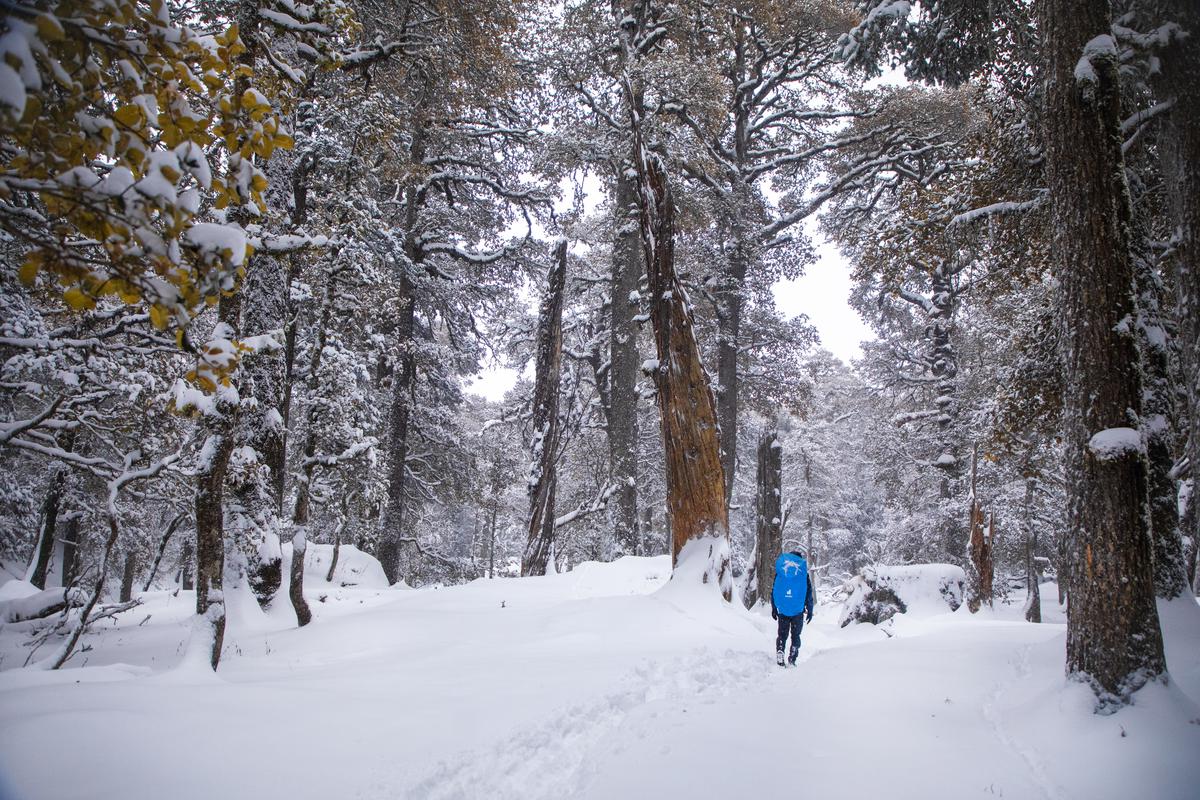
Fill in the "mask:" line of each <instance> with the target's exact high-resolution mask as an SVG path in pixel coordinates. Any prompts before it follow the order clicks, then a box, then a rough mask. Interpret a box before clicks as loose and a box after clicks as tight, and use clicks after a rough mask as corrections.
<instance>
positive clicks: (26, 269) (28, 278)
mask: <svg viewBox="0 0 1200 800" xmlns="http://www.w3.org/2000/svg"><path fill="white" fill-rule="evenodd" d="M39 266H40V265H39V264H38V262H37V261H36V260H34V259H32V258H31V259H28V260H27V261H26V262H25V263H24V264H22V265H21V269H20V270H19V271H18V272H17V276H18V277H19V278H20V279H21V283H23V284H25V285H26V286H33V282H34V281H35V280H37V274H38V267H39Z"/></svg>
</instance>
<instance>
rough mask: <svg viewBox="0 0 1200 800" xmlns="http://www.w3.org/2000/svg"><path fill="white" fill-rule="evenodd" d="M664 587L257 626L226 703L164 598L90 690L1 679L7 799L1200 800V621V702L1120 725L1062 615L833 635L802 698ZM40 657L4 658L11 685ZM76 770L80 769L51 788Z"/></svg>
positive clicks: (746, 622) (798, 687)
mask: <svg viewBox="0 0 1200 800" xmlns="http://www.w3.org/2000/svg"><path fill="white" fill-rule="evenodd" d="M659 561H660V560H656V559H641V560H636V559H631V560H627V561H626V562H625V563H620V562H619V563H618V564H616V565H608V566H604V567H599V566H597V565H590V566H589V565H584V566H585V567H587V568H585V569H580V570H579V571H578V572H577V573H571V574H569V575H559V576H549V577H547V578H542V579H531V580H497V581H490V582H489V581H479V582H476V583H473V584H469V585H466V586H459V587H450V588H445V589H427V590H416V591H402V590H385V591H367V590H344V591H340V592H338V593H337V596H336V597H330V598H329V601H328V602H327V603H324V604H320V603H318V604H315V606H316V610H317V613H318V615H319V616H318V619H317V621H316V623H314V624H313V625H312V626H310V627H308V628H306V629H303V630H296V629H293V628H291V627H290V626H289V625H288V624H287V620H286V619H285V618H283V616H285V615H281V617H280V618H279V619H277V618H275V617H274V616H273V615H268V616H266V617H262V618H255V617H254V616H253V612H252V611H250V612H247V611H246V609H242V620H241V623H239V627H237V628H236V629H235V630H234V631H233V632H232V636H231V644H230V649H229V651H228V652H227V653H226V661H225V662H224V664H223V666H222V672H221V673H220V674H219V675H217V676H213V675H211V673H201V672H190V671H187V670H180V669H174V668H173V667H174V664H175V663H176V661H177V659H178V656H177V655H175V652H176V650H177V649H178V648H179V647H180V641H181V637H183V636H185V633H184V627H183V626H185V625H186V620H187V616H188V613H187V598H186V597H183V596H181V597H177V598H173V597H170V596H169V595H161V596H155V597H152V598H149V599H148V601H147V606H146V608H143V609H140V610H138V612H137V613H135V614H134V615H131V618H130V619H129V620H125V621H122V623H121V624H120V625H118V626H116V627H114V628H111V629H109V630H106V631H104V632H102V633H100V634H98V635H96V636H95V637H94V638H93V640H92V644H95V645H96V649H95V650H93V651H91V652H90V653H88V654H87V655H88V658H89V659H90V662H89V666H87V667H86V668H85V669H72V670H66V671H64V672H61V673H40V672H39V673H34V672H29V671H20V670H7V671H4V672H0V742H3V746H2V747H0V797H4V798H5V800H7V798H8V797H9V796H12V797H14V798H17V800H40V798H54V800H62V799H67V798H81V799H82V798H88V800H95V799H96V798H100V799H101V800H103V799H104V798H122V799H123V798H127V797H164V796H171V797H173V798H181V799H182V800H186V799H187V798H206V799H207V798H212V797H221V798H231V799H233V800H236V799H237V798H251V797H253V798H262V799H265V800H271V798H287V799H288V800H306V799H307V798H313V799H314V800H316V799H317V798H321V800H327V799H328V798H330V797H347V798H359V799H360V800H375V799H376V798H379V799H380V800H382V799H383V798H415V799H417V800H472V799H473V798H481V800H482V799H483V798H488V799H489V800H490V798H497V799H498V800H503V799H504V798H523V799H525V800H539V798H593V799H597V800H598V799H600V798H616V797H647V796H655V797H675V796H688V797H691V798H710V797H711V798H717V797H721V798H727V797H730V796H734V797H737V796H744V795H745V793H746V789H747V787H749V786H753V787H754V789H755V792H756V793H763V792H765V793H767V794H769V795H771V796H792V795H793V794H794V793H795V792H796V791H797V789H798V788H799V787H803V789H804V792H805V793H806V794H814V795H820V794H829V795H831V796H832V795H837V796H841V795H844V794H847V793H850V794H859V793H864V792H865V793H879V792H886V794H887V796H888V797H889V798H900V799H901V800H903V798H909V797H911V798H918V797H921V798H924V797H947V796H956V797H957V796H963V797H971V796H978V795H983V796H987V797H993V796H1004V797H1010V798H1012V797H1017V798H1031V799H1034V798H1036V799H1038V800H1040V799H1041V798H1053V799H1054V800H1059V799H1060V798H1061V799H1062V800H1068V799H1069V798H1078V799H1079V800H1083V798H1088V799H1089V800H1090V799H1091V798H1106V797H1114V798H1117V797H1119V798H1122V800H1127V798H1129V797H1155V798H1166V799H1167V800H1172V799H1173V798H1175V797H1179V798H1181V800H1182V798H1185V797H1189V796H1190V795H1189V793H1188V791H1187V789H1186V787H1189V786H1193V787H1194V786H1195V785H1196V784H1197V782H1198V781H1200V760H1198V759H1196V758H1195V753H1196V752H1200V722H1193V720H1197V721H1200V709H1197V707H1196V705H1195V703H1194V702H1193V700H1192V698H1195V697H1200V609H1198V608H1197V607H1196V606H1195V604H1194V602H1193V603H1192V605H1191V606H1187V605H1185V604H1183V603H1179V604H1172V605H1170V606H1169V607H1164V611H1165V613H1164V620H1166V621H1167V624H1168V626H1169V629H1168V658H1169V659H1170V662H1171V669H1172V674H1173V675H1176V676H1177V679H1176V680H1175V682H1174V683H1173V684H1172V685H1171V686H1170V687H1152V688H1151V689H1148V690H1146V691H1145V692H1144V693H1143V695H1144V696H1139V702H1138V705H1137V706H1136V707H1134V708H1131V709H1128V710H1126V711H1124V712H1122V713H1121V714H1120V715H1118V716H1117V718H1116V719H1114V718H1098V717H1096V716H1094V715H1093V714H1091V711H1090V707H1088V706H1087V704H1086V700H1085V698H1084V697H1083V695H1082V694H1080V691H1079V690H1081V688H1082V687H1078V686H1074V687H1073V686H1067V685H1066V682H1065V680H1064V679H1063V677H1062V642H1063V639H1062V637H1063V628H1062V625H1061V622H1058V621H1055V620H1056V618H1055V612H1056V609H1048V612H1049V613H1048V619H1051V620H1052V621H1051V622H1048V623H1047V624H1043V625H1040V626H1038V625H1029V624H1026V623H1024V622H1021V621H1019V614H1020V611H1019V609H1018V608H1016V607H1012V608H1009V607H1003V608H1001V609H999V610H997V611H996V612H995V613H981V614H980V615H978V616H977V617H970V616H969V615H966V614H940V615H932V616H925V617H921V616H917V617H913V618H908V617H904V618H897V619H896V620H895V621H894V623H893V624H892V625H891V630H890V631H889V632H888V633H884V632H883V631H881V630H880V629H878V628H876V627H874V626H869V625H860V626H853V627H851V628H847V629H844V630H843V629H838V628H836V613H835V612H836V610H835V609H829V608H821V609H819V610H818V618H817V620H816V623H815V624H814V625H811V626H806V628H805V632H804V647H803V649H802V651H801V653H802V655H801V659H802V661H801V664H800V665H799V666H798V667H796V668H789V669H786V670H781V669H779V668H778V667H776V666H775V665H774V663H773V653H772V652H771V649H772V645H773V636H774V634H773V629H774V625H773V623H772V622H771V620H770V619H769V617H766V616H765V615H761V614H760V615H756V614H752V613H749V612H744V611H740V610H737V609H734V608H731V607H728V606H723V605H722V604H720V603H719V601H716V600H715V597H708V596H705V597H703V598H695V597H693V598H689V597H687V596H681V595H680V593H679V592H678V591H671V590H667V591H661V592H659V591H657V590H658V589H659V588H660V587H661V586H663V583H664V580H665V576H666V572H665V569H664V564H663V563H659ZM1188 602H1192V601H1188ZM147 611H150V612H152V613H153V617H152V619H151V621H150V622H149V623H147V624H146V625H144V626H139V625H138V622H139V621H141V619H142V618H143V617H144V616H145V614H146V612H147ZM17 641H19V640H18V639H17V638H16V637H11V636H9V634H8V633H5V632H4V631H0V655H3V656H4V658H5V659H6V663H12V662H11V661H9V660H8V659H10V658H11V657H13V655H14V653H19V652H20V650H19V647H18V648H17V649H15V650H14V649H13V648H14V646H15V644H14V643H15V642H17ZM164 662H165V663H164ZM64 742H70V743H72V745H69V749H70V750H71V759H70V762H71V768H70V769H69V770H50V769H48V768H47V765H48V764H49V763H50V761H49V759H51V758H52V757H53V756H52V754H54V753H58V752H61V750H62V747H63V743H64ZM75 743H78V745H79V746H73V745H74V744H75ZM5 782H7V784H9V786H8V789H9V791H8V792H7V793H6V792H5V786H4V783H5ZM1181 787H1184V788H1182V790H1181Z"/></svg>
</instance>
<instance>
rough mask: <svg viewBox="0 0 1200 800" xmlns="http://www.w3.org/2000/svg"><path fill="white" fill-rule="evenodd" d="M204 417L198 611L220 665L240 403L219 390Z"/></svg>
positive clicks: (224, 305)
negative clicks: (231, 470) (228, 484)
mask: <svg viewBox="0 0 1200 800" xmlns="http://www.w3.org/2000/svg"><path fill="white" fill-rule="evenodd" d="M240 305H241V303H240V298H239V296H238V295H237V294H232V295H227V296H225V297H222V298H221V303H220V306H219V311H218V318H219V319H220V321H221V322H223V323H225V324H226V325H227V326H228V327H229V329H230V331H231V335H235V334H236V331H237V327H236V326H237V320H238V319H239V317H240V310H241V309H240ZM214 406H215V407H214V410H213V411H212V412H211V413H210V414H209V415H208V416H207V417H205V419H204V421H203V428H204V430H205V434H206V436H205V442H204V446H203V448H202V449H201V453H202V455H201V457H200V460H199V463H198V464H197V465H196V473H195V474H196V614H197V615H199V616H200V617H201V619H203V620H204V621H205V623H207V625H208V630H207V631H206V635H207V636H209V637H210V640H209V663H210V664H211V665H212V668H213V669H214V670H216V668H217V664H218V663H219V662H220V660H221V647H222V645H223V644H224V642H225V593H224V574H225V502H224V501H225V474H226V472H228V467H229V456H230V454H231V453H232V452H233V448H234V443H235V440H234V431H235V430H236V425H237V415H238V410H239V404H238V403H237V402H236V401H232V402H231V398H230V397H229V396H228V394H226V393H224V392H218V394H217V397H216V401H215V403H214ZM197 633H199V629H197Z"/></svg>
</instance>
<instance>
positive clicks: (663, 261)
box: [635, 132, 733, 600]
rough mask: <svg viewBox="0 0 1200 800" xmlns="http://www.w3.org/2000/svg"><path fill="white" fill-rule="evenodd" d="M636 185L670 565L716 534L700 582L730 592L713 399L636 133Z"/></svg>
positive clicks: (653, 170) (663, 191)
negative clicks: (655, 359)
mask: <svg viewBox="0 0 1200 800" xmlns="http://www.w3.org/2000/svg"><path fill="white" fill-rule="evenodd" d="M635 151H636V152H637V154H638V156H639V158H638V159H637V161H638V179H639V180H638V183H639V188H640V191H641V215H640V217H641V230H642V256H643V258H644V260H645V262H646V276H647V278H648V282H649V287H650V319H651V322H652V323H653V325H654V344H655V349H656V351H657V356H658V365H657V369H655V370H654V373H653V374H654V380H655V386H656V388H657V390H658V411H659V420H660V422H661V425H662V439H663V449H664V451H665V455H666V473H667V512H668V515H669V520H670V526H671V559H672V564H675V563H677V562H678V560H679V554H680V551H682V550H683V548H684V546H685V545H686V544H687V543H688V542H690V541H691V540H693V539H701V538H704V537H713V538H715V539H717V540H719V541H718V542H717V543H714V546H713V547H712V548H710V551H711V552H710V557H711V559H712V561H711V562H710V563H709V565H708V567H707V568H706V570H705V572H704V573H703V578H702V579H703V580H704V581H705V582H708V581H710V580H711V581H713V582H716V583H718V584H719V585H720V587H721V593H722V594H723V595H724V597H725V599H726V600H729V599H731V598H732V596H733V579H732V575H731V574H730V570H729V512H728V508H727V506H726V505H725V472H724V470H722V468H721V445H720V440H719V433H718V430H717V414H716V402H715V401H714V399H713V393H712V388H711V387H710V386H709V383H708V373H707V372H706V371H705V369H704V364H703V363H702V362H701V361H700V348H699V347H698V346H697V345H696V336H695V333H694V332H693V330H692V309H691V305H690V304H689V302H688V298H687V294H686V293H685V292H684V290H683V285H682V284H681V283H680V281H679V277H678V276H677V275H676V274H675V242H674V234H675V230H674V228H675V220H674V215H675V211H674V207H673V205H672V199H671V193H670V190H669V188H668V186H667V179H666V175H665V174H664V173H663V169H662V165H661V164H660V162H659V160H658V158H657V157H656V156H654V155H652V154H648V153H646V151H645V149H644V148H643V147H642V146H641V142H640V137H637V136H636V132H635Z"/></svg>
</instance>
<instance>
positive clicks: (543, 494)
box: [521, 239, 567, 575]
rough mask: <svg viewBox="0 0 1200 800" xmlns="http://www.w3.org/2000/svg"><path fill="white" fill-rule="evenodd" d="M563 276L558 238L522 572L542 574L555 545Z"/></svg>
mask: <svg viewBox="0 0 1200 800" xmlns="http://www.w3.org/2000/svg"><path fill="white" fill-rule="evenodd" d="M566 280H567V241H566V239H561V240H559V242H558V245H557V246H556V247H555V251H554V262H553V263H552V264H551V265H550V274H549V275H548V276H547V287H546V295H545V297H544V298H543V299H542V307H541V310H540V311H539V313H538V337H537V376H536V379H535V385H534V390H533V441H532V443H531V444H530V448H529V449H530V463H529V484H528V486H529V538H528V541H527V544H526V545H525V554H524V556H523V557H522V558H521V574H522V575H545V574H546V564H547V562H548V561H549V559H550V557H551V549H552V548H553V546H554V490H555V486H556V484H557V482H558V475H557V474H556V467H555V459H556V458H557V456H558V437H559V421H558V389H559V373H560V369H561V366H562V307H563V293H564V290H565V288H566Z"/></svg>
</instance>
